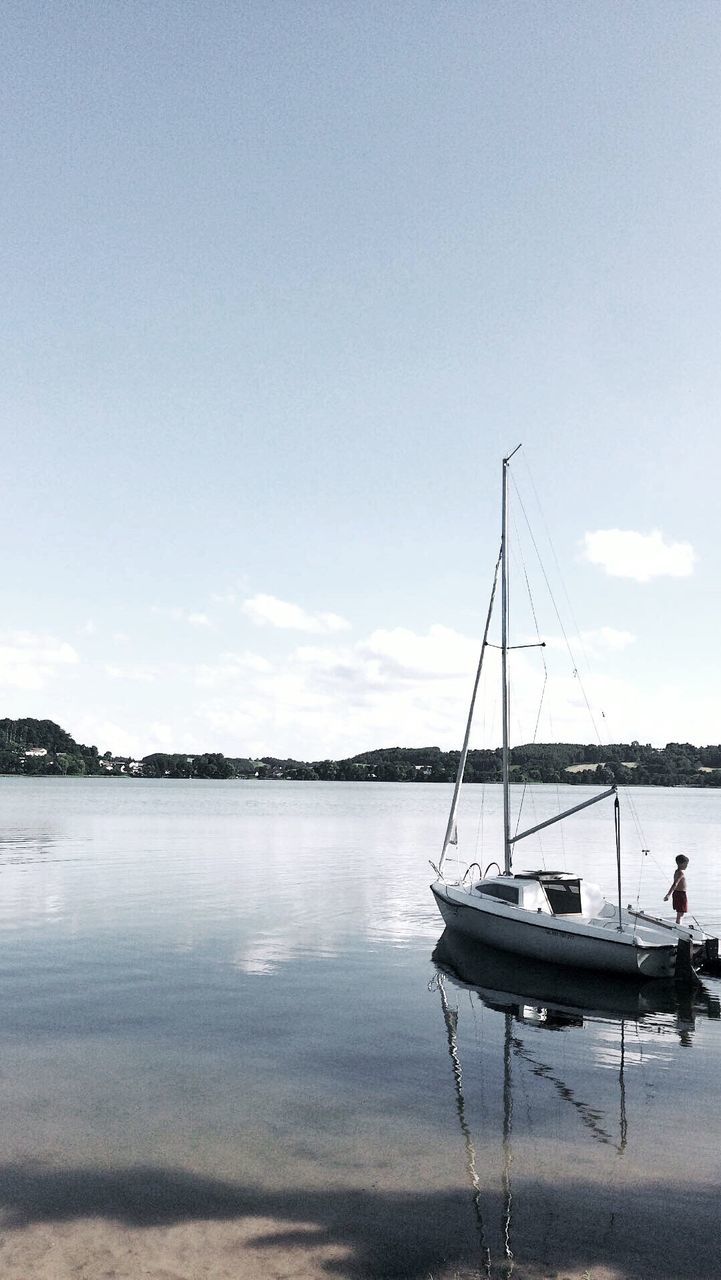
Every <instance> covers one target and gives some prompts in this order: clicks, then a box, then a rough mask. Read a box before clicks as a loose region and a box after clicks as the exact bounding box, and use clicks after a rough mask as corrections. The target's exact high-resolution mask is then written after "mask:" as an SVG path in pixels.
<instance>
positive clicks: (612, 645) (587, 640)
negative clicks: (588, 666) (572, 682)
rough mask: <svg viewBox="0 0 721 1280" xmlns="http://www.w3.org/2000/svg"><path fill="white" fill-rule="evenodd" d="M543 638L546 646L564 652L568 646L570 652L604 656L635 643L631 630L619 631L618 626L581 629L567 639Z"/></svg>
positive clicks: (554, 636)
mask: <svg viewBox="0 0 721 1280" xmlns="http://www.w3.org/2000/svg"><path fill="white" fill-rule="evenodd" d="M543 639H544V642H545V644H546V646H547V648H549V649H556V650H558V651H559V652H565V651H566V650H567V649H568V647H569V646H570V648H571V651H572V652H575V651H576V650H577V649H579V650H581V651H582V652H583V653H585V654H587V655H594V656H598V657H604V656H605V655H606V654H609V653H620V652H621V651H622V650H623V649H627V648H628V646H629V645H630V644H634V643H635V640H636V637H635V635H634V634H633V632H631V631H621V630H619V628H618V627H595V628H593V629H592V630H589V631H581V632H580V633H579V634H578V635H572V636H570V637H569V638H568V640H566V638H565V637H564V636H558V635H551V636H546V635H544V637H543ZM531 643H532V642H531Z"/></svg>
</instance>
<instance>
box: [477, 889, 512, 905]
mask: <svg viewBox="0 0 721 1280" xmlns="http://www.w3.org/2000/svg"><path fill="white" fill-rule="evenodd" d="M478 887H479V889H480V891H481V893H485V894H487V896H488V897H489V898H500V899H501V902H513V903H514V905H515V906H518V889H514V887H513V885H510V884H480V885H479V886H478Z"/></svg>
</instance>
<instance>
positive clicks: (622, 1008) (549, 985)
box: [430, 929, 721, 1280]
mask: <svg viewBox="0 0 721 1280" xmlns="http://www.w3.org/2000/svg"><path fill="white" fill-rule="evenodd" d="M433 961H434V963H435V966H436V974H435V977H434V978H433V980H432V982H431V984H430V986H431V987H435V988H436V989H437V990H438V992H439V994H440V1000H441V1009H442V1013H443V1019H444V1023H445V1028H446V1036H447V1041H448V1051H449V1055H450V1058H451V1062H452V1070H453V1084H454V1090H455V1095H456V1110H457V1113H458V1118H459V1122H460V1127H461V1132H462V1135H463V1141H464V1145H465V1152H466V1169H467V1174H468V1177H469V1180H470V1183H471V1187H472V1202H473V1213H474V1218H475V1223H476V1229H477V1233H478V1238H479V1245H480V1268H479V1273H480V1274H481V1275H483V1276H484V1277H487V1278H488V1280H490V1278H491V1277H492V1276H496V1275H499V1276H502V1277H504V1278H505V1280H508V1278H509V1277H510V1276H511V1275H512V1273H513V1270H514V1266H515V1265H516V1254H517V1249H514V1243H513V1236H512V1218H513V1213H514V1188H513V1184H512V1169H513V1141H512V1139H513V1089H514V1080H513V1068H514V1061H515V1062H516V1063H518V1064H519V1067H520V1066H521V1065H523V1067H525V1068H526V1069H528V1071H530V1073H531V1075H532V1076H533V1077H534V1078H535V1079H536V1080H538V1081H539V1082H543V1083H544V1084H547V1085H548V1086H550V1087H551V1088H552V1090H553V1091H554V1093H555V1095H556V1097H557V1098H558V1099H559V1100H560V1102H561V1103H563V1104H565V1106H567V1107H568V1108H570V1109H571V1111H572V1112H573V1113H574V1114H575V1115H576V1116H577V1117H578V1119H579V1120H580V1122H581V1125H582V1128H583V1130H584V1132H585V1133H586V1134H587V1135H588V1136H589V1137H590V1139H591V1140H592V1141H593V1142H597V1143H601V1144H603V1145H604V1146H606V1148H607V1149H608V1148H610V1149H611V1150H612V1151H613V1150H615V1152H616V1153H617V1155H618V1157H620V1158H623V1156H624V1153H625V1151H626V1148H627V1146H628V1143H629V1133H630V1126H629V1117H628V1112H627V1098H626V1081H625V1070H626V1035H627V1024H631V1026H633V1027H636V1028H637V1027H638V1025H639V1024H641V1023H643V1022H644V1020H645V1019H649V1020H651V1019H653V1020H654V1021H657V1022H658V1027H659V1029H661V1030H662V1031H665V1032H666V1034H668V1032H669V1031H673V1030H675V1031H676V1033H677V1034H678V1036H679V1040H680V1043H681V1045H683V1046H691V1045H692V1043H693V1030H694V1026H695V1019H696V1018H697V1017H698V1016H702V1017H703V1016H705V1017H711V1018H718V1017H719V1015H720V1013H721V1010H720V1009H719V1002H718V1000H717V999H716V998H715V997H714V996H712V995H710V993H709V992H708V991H707V990H706V989H705V988H704V987H702V986H699V987H697V988H695V989H694V990H693V991H690V990H689V989H682V988H677V986H676V984H674V983H673V982H671V981H658V982H645V983H643V984H639V983H634V982H632V981H630V980H627V979H620V978H619V979H614V978H613V977H612V976H609V975H603V976H600V975H596V974H594V973H592V972H588V973H576V972H573V971H569V970H568V969H560V968H558V967H556V966H549V965H544V964H540V963H532V962H529V961H524V960H522V959H521V958H519V957H518V956H512V957H511V956H509V955H506V954H504V953H502V952H498V951H495V950H493V949H492V948H485V947H482V946H480V945H478V944H469V943H468V942H467V941H466V940H465V939H463V938H462V937H461V936H459V935H458V934H456V933H454V932H453V931H452V930H448V929H446V930H445V932H444V933H443V935H442V937H441V938H440V940H439V942H438V944H437V945H436V948H435V950H434V952H433ZM464 991H465V992H467V993H468V998H469V1000H470V1003H471V1007H472V1006H473V1004H474V1003H475V1002H476V1001H478V1002H480V1004H481V1005H483V1006H485V1007H486V1008H488V1009H491V1010H493V1011H494V1012H496V1013H499V1014H501V1015H502V1016H503V1054H502V1103H503V1122H502V1131H501V1154H502V1170H501V1206H502V1207H501V1214H502V1222H501V1223H500V1224H499V1225H500V1228H501V1238H500V1242H499V1246H498V1247H499V1249H500V1253H501V1256H500V1257H499V1258H498V1261H497V1263H496V1267H498V1268H500V1269H499V1270H496V1269H494V1266H493V1259H492V1249H491V1243H490V1241H491V1240H492V1237H493V1232H492V1231H491V1230H489V1225H490V1224H489V1221H488V1215H487V1214H486V1217H485V1219H484V1213H483V1205H482V1194H483V1193H482V1184H481V1180H480V1178H479V1173H478V1168H479V1162H480V1167H481V1169H483V1161H482V1160H480V1161H479V1156H478V1153H477V1150H476V1146H475V1144H474V1141H473V1135H472V1132H471V1126H470V1124H469V1120H468V1107H467V1104H466V1097H465V1094H464V1079H463V1067H462V1063H461V1055H460V1047H459V1034H458V1033H459V1008H458V1007H457V1001H458V998H459V996H460V994H461V992H464ZM454 1003H456V1007H453V1006H454ZM524 1026H525V1027H527V1028H528V1030H529V1031H536V1030H542V1031H548V1032H549V1033H551V1032H556V1033H563V1032H566V1031H569V1030H571V1029H576V1030H583V1029H584V1028H587V1029H588V1030H589V1032H590V1034H591V1036H592V1037H593V1032H594V1029H595V1031H596V1038H595V1041H594V1040H593V1039H592V1040H591V1041H590V1043H589V1049H591V1050H593V1048H594V1044H595V1046H596V1047H598V1046H601V1047H602V1048H603V1054H602V1056H601V1059H600V1061H603V1060H604V1059H605V1065H609V1062H608V1056H607V1055H608V1038H609V1035H610V1036H611V1038H612V1039H616V1043H617V1050H614V1054H613V1056H614V1058H615V1056H616V1052H617V1053H618V1073H617V1084H618V1111H617V1118H616V1120H615V1121H612V1119H611V1114H610V1113H609V1112H608V1109H605V1110H604V1108H603V1107H601V1106H600V1105H598V1104H597V1103H596V1102H595V1100H594V1102H593V1103H590V1102H588V1101H586V1100H584V1099H583V1098H581V1097H578V1096H577V1095H576V1092H575V1091H574V1089H572V1088H571V1087H570V1085H569V1083H568V1081H567V1080H565V1079H564V1078H563V1074H562V1072H561V1071H560V1070H559V1069H558V1067H556V1066H554V1065H552V1056H553V1055H551V1061H546V1055H545V1054H544V1053H543V1051H542V1048H541V1049H539V1047H538V1043H534V1044H533V1045H530V1043H527V1037H526V1038H524V1036H523V1034H522V1030H523V1028H524ZM599 1036H600V1039H599ZM548 1045H549V1048H550V1047H551V1042H550V1041H549V1042H548ZM564 1060H565V1059H564ZM582 1061H583V1062H584V1064H585V1066H586V1068H588V1065H589V1063H590V1064H592V1062H593V1053H591V1054H590V1055H584V1057H583V1059H582ZM484 1065H486V1064H485V1063H484ZM522 1074H525V1072H523V1073H522ZM606 1079H608V1077H607V1076H606ZM489 1194H490V1193H489ZM517 1229H518V1228H517Z"/></svg>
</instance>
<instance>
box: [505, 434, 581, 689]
mask: <svg viewBox="0 0 721 1280" xmlns="http://www.w3.org/2000/svg"><path fill="white" fill-rule="evenodd" d="M523 462H524V464H525V467H526V475H527V476H528V482H529V484H530V486H531V492H532V493H533V496H534V498H535V500H536V506H537V507H538V514H539V516H540V518H541V524H542V526H543V532H544V533H545V535H546V539H547V541H548V545H549V547H550V549H551V555H552V556H553V561H554V564H555V566H556V572H557V573H558V579H559V582H560V584H561V590H562V592H563V594H564V596H565V599H566V605H567V606H568V616H569V617H570V619H571V622H572V623H573V625H574V627H575V629H576V635H577V636H578V643H579V646H580V649H581V653H582V654H583V660H584V662H585V664H586V670H587V671H588V673H589V675H590V674H591V664H590V662H589V660H588V653H587V651H586V647H585V645H584V643H583V636H582V634H581V629H580V627H579V625H578V622H577V621H576V617H575V614H574V611H573V605H572V603H571V598H570V596H569V594H568V591H567V589H566V583H565V580H564V577H563V570H562V568H561V562H560V560H559V558H558V556H557V554H556V548H555V546H554V543H553V539H552V537H551V531H550V529H549V527H548V521H547V520H546V517H545V515H544V511H543V507H542V505H541V499H540V497H539V495H538V490H537V488H536V485H535V482H534V479H533V472H532V471H531V468H530V466H529V464H528V458H527V456H526V454H525V453H524V455H523ZM511 477H512V478H513V473H511ZM516 492H518V491H517V490H516Z"/></svg>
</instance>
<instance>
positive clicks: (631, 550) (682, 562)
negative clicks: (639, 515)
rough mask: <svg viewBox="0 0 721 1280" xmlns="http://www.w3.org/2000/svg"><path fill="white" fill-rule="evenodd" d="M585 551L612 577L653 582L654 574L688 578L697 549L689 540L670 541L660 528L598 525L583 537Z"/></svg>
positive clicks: (593, 562) (589, 558) (586, 554)
mask: <svg viewBox="0 0 721 1280" xmlns="http://www.w3.org/2000/svg"><path fill="white" fill-rule="evenodd" d="M583 554H584V556H585V558H586V559H587V560H589V561H590V562H591V564H596V565H598V566H599V567H600V568H601V569H603V570H605V572H606V573H607V574H609V576H610V577H612V578H632V579H633V580H634V581H635V582H650V581H651V579H652V578H663V577H667V578H687V577H689V575H690V574H692V573H693V568H694V562H695V560H696V553H695V551H694V549H693V547H692V546H691V543H690V542H667V541H666V539H665V538H664V536H663V534H662V533H661V531H660V530H659V529H654V530H653V531H652V532H651V533H637V532H635V531H634V530H633V529H596V530H595V532H592V533H586V534H584V537H583Z"/></svg>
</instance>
